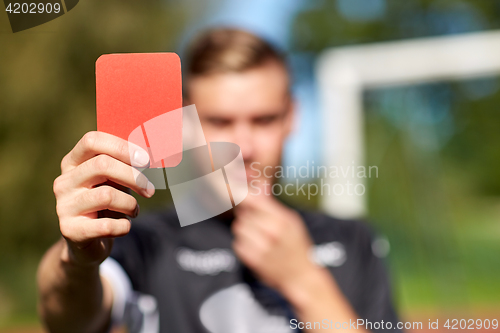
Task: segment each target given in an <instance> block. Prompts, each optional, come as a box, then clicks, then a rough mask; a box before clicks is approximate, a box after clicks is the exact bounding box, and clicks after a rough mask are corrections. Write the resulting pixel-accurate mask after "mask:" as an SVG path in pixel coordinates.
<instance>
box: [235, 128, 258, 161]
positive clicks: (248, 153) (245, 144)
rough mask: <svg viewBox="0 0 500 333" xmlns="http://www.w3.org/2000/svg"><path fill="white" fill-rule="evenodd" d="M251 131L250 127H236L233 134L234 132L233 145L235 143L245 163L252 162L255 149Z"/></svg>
mask: <svg viewBox="0 0 500 333" xmlns="http://www.w3.org/2000/svg"><path fill="white" fill-rule="evenodd" d="M252 132H253V131H252V129H251V127H250V126H245V125H242V126H236V128H235V132H234V139H235V141H234V143H236V144H237V145H238V146H239V147H240V149H241V154H242V156H243V159H244V160H245V161H249V160H252V157H253V154H254V151H255V147H254V142H255V140H254V138H253V135H254V134H253V133H252Z"/></svg>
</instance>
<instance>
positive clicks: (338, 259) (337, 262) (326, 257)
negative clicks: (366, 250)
mask: <svg viewBox="0 0 500 333" xmlns="http://www.w3.org/2000/svg"><path fill="white" fill-rule="evenodd" d="M311 256H312V260H313V261H314V262H315V263H317V264H318V265H320V266H330V267H339V266H342V265H343V264H344V263H345V261H346V260H347V255H346V251H345V248H344V245H342V244H341V243H339V242H331V243H325V244H320V245H316V246H315V247H314V248H313V249H312V252H311Z"/></svg>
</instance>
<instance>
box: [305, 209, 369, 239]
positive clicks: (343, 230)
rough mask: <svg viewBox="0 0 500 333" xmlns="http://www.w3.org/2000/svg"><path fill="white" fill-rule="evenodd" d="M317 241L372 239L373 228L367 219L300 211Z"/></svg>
mask: <svg viewBox="0 0 500 333" xmlns="http://www.w3.org/2000/svg"><path fill="white" fill-rule="evenodd" d="M299 213H300V215H301V216H302V218H303V219H304V222H305V224H306V226H307V228H308V230H309V232H310V233H311V236H312V237H313V238H314V240H315V241H316V242H318V241H319V242H326V241H331V240H337V241H344V242H346V241H347V242H351V241H356V242H359V241H365V242H366V241H370V239H371V238H372V235H373V230H372V228H371V227H370V226H369V225H368V223H367V221H364V220H357V219H341V218H337V217H333V216H330V215H327V214H324V213H321V212H317V211H299Z"/></svg>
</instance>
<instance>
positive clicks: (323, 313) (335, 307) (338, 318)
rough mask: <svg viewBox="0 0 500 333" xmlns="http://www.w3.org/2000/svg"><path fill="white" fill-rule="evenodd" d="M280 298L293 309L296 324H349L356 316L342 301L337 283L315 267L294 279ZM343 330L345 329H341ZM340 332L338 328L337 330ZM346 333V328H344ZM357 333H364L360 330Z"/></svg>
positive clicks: (311, 330)
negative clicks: (287, 302)
mask: <svg viewBox="0 0 500 333" xmlns="http://www.w3.org/2000/svg"><path fill="white" fill-rule="evenodd" d="M282 292H283V294H284V296H285V297H286V298H287V299H288V301H289V302H290V303H291V305H292V306H293V307H294V309H295V311H296V313H297V316H298V317H299V318H297V320H298V321H301V322H304V323H305V322H310V323H315V322H316V323H320V324H321V325H323V324H324V323H325V322H324V320H327V321H328V322H330V323H331V322H333V323H334V324H335V323H350V322H352V321H354V322H355V321H356V320H357V319H358V318H357V315H356V313H355V311H354V310H353V308H352V306H351V305H350V304H349V302H348V301H347V299H346V298H345V296H344V294H343V293H342V291H341V290H340V289H339V287H338V286H337V283H336V282H335V280H334V279H333V278H332V276H331V275H330V273H329V272H328V271H327V270H326V269H325V268H320V267H318V268H315V269H312V270H309V271H308V272H307V273H305V274H303V275H301V276H300V277H297V279H296V280H295V281H293V283H290V284H289V285H287V286H285V287H284V289H283V290H282ZM312 327H313V329H309V330H307V329H305V331H307V332H322V331H323V329H321V328H319V329H318V327H316V329H314V324H313V326H312ZM344 328H345V327H344ZM340 330H342V329H340ZM344 330H345V331H348V330H350V329H349V327H347V328H345V329H344ZM359 331H360V332H366V331H365V330H364V329H362V328H360V329H359Z"/></svg>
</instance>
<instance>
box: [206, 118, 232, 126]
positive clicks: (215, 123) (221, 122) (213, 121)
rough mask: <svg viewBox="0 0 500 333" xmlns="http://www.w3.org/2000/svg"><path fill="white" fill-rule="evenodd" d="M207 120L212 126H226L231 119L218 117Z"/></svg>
mask: <svg viewBox="0 0 500 333" xmlns="http://www.w3.org/2000/svg"><path fill="white" fill-rule="evenodd" d="M208 122H209V123H210V124H211V125H213V126H217V127H223V126H228V125H229V124H230V123H231V121H230V120H227V119H220V118H209V119H208Z"/></svg>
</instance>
